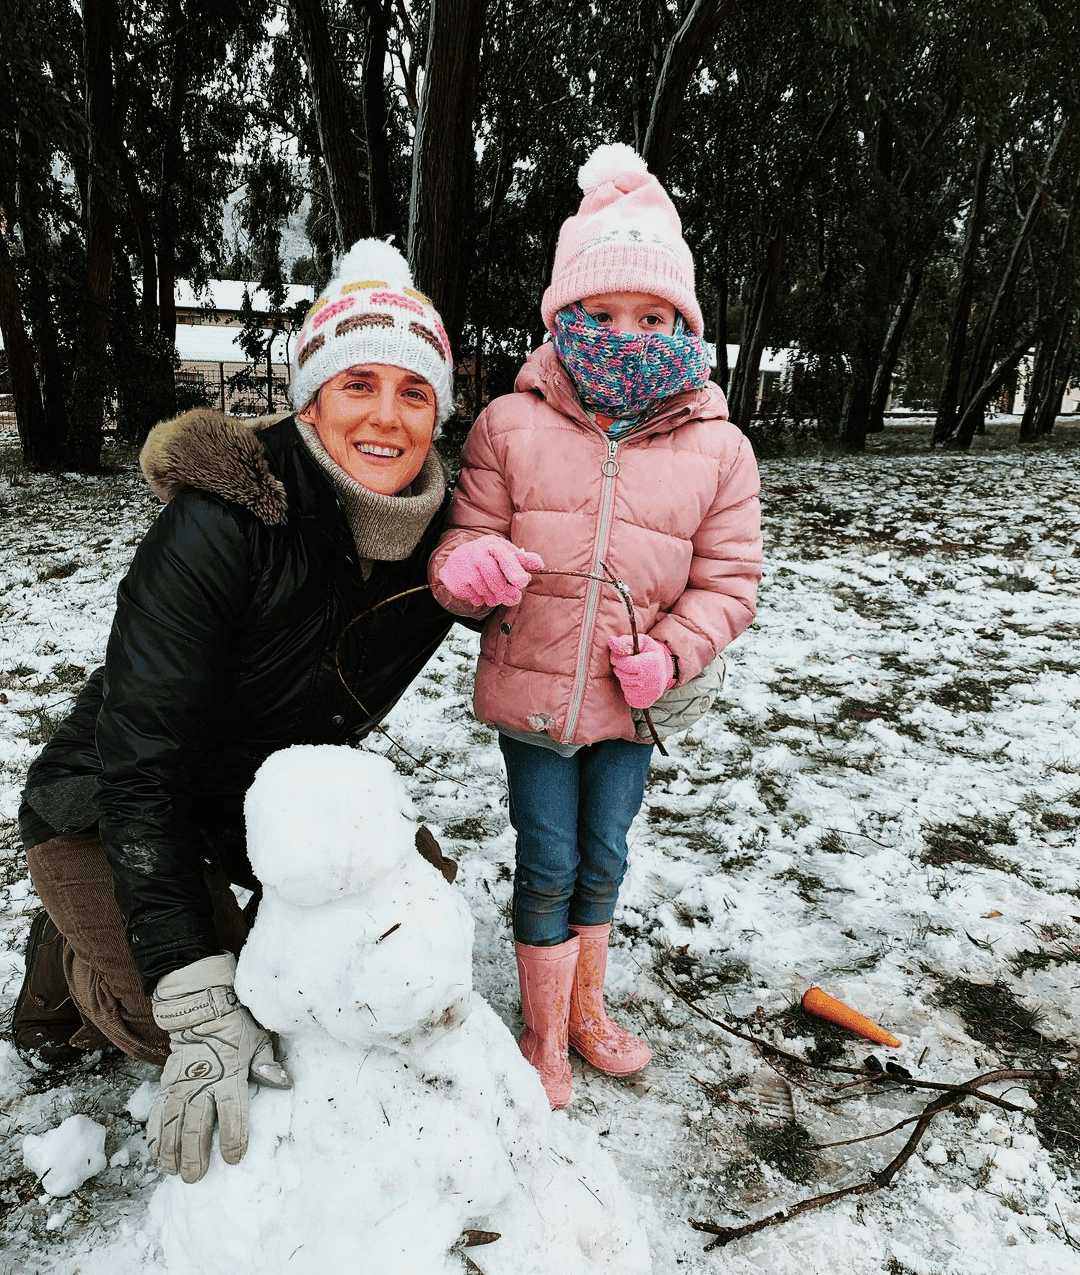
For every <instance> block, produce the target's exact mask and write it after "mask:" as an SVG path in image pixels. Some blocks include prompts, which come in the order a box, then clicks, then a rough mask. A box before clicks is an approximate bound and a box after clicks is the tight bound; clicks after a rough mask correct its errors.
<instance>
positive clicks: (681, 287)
mask: <svg viewBox="0 0 1080 1275" xmlns="http://www.w3.org/2000/svg"><path fill="white" fill-rule="evenodd" d="M578 185H579V186H580V187H581V189H582V191H583V192H584V193H583V198H582V200H581V205H580V207H579V208H578V211H577V213H575V214H574V215H573V216H572V217H568V218H567V219H566V221H564V222H563V224H562V229H561V230H560V231H559V242H558V246H557V247H556V249H555V264H554V266H553V268H552V272H551V283H550V285H549V286H548V288H547V291H546V292H545V293H544V297H543V300H542V301H541V304H540V312H541V314H542V315H543V319H544V324H545V326H546V327H547V329H548V331H554V326H555V315H556V314H557V313H558V312H559V311H560V310H562V309H564V308H565V307H566V306H568V305H572V304H573V303H574V302H576V301H581V300H583V299H584V298H585V297H595V296H600V295H602V294H605V293H611V292H643V293H646V294H648V295H650V296H656V297H660V298H661V299H662V300H664V301H668V302H670V303H671V305H673V306H674V307H675V309H676V310H678V312H679V313H680V314H681V315H682V316H683V318H684V319H685V320H686V324H687V327H688V328H689V329H690V331H691V332H692V333H693V334H694V335H695V336H701V335H702V333H703V331H704V329H705V324H704V319H703V318H702V314H701V307H700V306H699V305H698V302H697V297H696V296H695V294H694V260H693V257H692V255H691V253H690V249H689V248H688V247H687V244H686V241H685V240H684V239H683V237H682V222H681V221H680V219H679V214H678V212H677V211H676V209H675V205H674V204H673V203H672V202H671V198H670V196H669V195H668V193H667V191H666V190H665V189H664V188H663V186H661V185H660V183H659V182H658V181H657V180H656V178H655V177H654V176H653V175H652V174H651V173H650V172H649V170H648V169H647V168H646V167H645V161H644V160H643V159H642V158H641V156H640V155H638V154H637V153H636V152H635V151H633V150H632V149H631V148H630V147H629V146H623V145H621V144H618V143H616V144H613V145H609V146H600V147H598V148H597V149H596V150H595V151H594V152H593V153H592V155H590V156H589V158H588V159H587V160H586V161H585V163H584V164H583V165H582V166H581V168H580V170H579V171H578Z"/></svg>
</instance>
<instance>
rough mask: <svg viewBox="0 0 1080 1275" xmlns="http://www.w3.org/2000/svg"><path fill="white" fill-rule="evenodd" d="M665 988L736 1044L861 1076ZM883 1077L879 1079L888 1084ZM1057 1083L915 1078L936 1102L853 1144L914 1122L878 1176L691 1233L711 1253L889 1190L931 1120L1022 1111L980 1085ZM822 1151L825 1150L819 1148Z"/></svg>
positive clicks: (1003, 1077)
mask: <svg viewBox="0 0 1080 1275" xmlns="http://www.w3.org/2000/svg"><path fill="white" fill-rule="evenodd" d="M661 979H662V981H663V982H664V984H665V985H666V986H667V987H668V988H670V990H671V991H672V992H674V994H675V995H676V996H678V998H679V999H680V1000H681V1001H682V1002H683V1004H684V1005H687V1006H689V1007H690V1009H692V1010H693V1011H694V1013H695V1014H699V1015H700V1016H701V1017H702V1018H704V1019H706V1020H707V1021H708V1022H710V1023H712V1024H713V1025H714V1026H716V1027H719V1028H720V1029H721V1030H722V1031H726V1032H728V1033H729V1034H730V1035H732V1036H737V1037H738V1038H739V1039H740V1040H745V1041H747V1042H749V1043H750V1044H751V1045H753V1046H755V1047H756V1048H757V1049H759V1050H760V1051H761V1052H762V1053H764V1054H767V1055H770V1056H771V1057H774V1058H781V1059H784V1060H785V1061H787V1062H791V1063H796V1064H798V1065H799V1066H801V1067H807V1068H811V1069H815V1070H818V1071H833V1072H841V1073H844V1074H846V1075H862V1074H864V1073H863V1071H862V1069H861V1068H857V1067H843V1066H840V1065H839V1064H836V1063H812V1062H810V1061H809V1060H808V1059H806V1058H801V1057H799V1055H798V1054H793V1053H791V1052H790V1051H789V1050H786V1049H781V1048H780V1047H779V1046H778V1045H774V1044H773V1043H772V1042H771V1041H767V1040H763V1039H762V1038H761V1037H759V1036H754V1035H752V1034H751V1033H749V1032H743V1031H740V1030H739V1029H738V1028H737V1027H733V1026H732V1025H731V1024H730V1023H725V1022H723V1021H722V1020H721V1019H718V1018H713V1017H712V1015H710V1014H707V1013H706V1012H705V1011H704V1010H703V1009H701V1007H700V1006H698V1005H696V1004H695V1003H694V1002H693V1001H692V1000H690V999H689V997H687V996H684V995H683V993H682V992H681V991H680V990H679V989H678V987H676V986H675V984H674V983H671V982H669V980H668V979H667V978H666V977H664V976H663V975H661ZM886 1078H888V1077H887V1076H884V1075H883V1076H882V1077H881V1079H886ZM1060 1079H1061V1073H1060V1072H1058V1071H1054V1070H1002V1071H990V1072H986V1073H985V1074H984V1075H982V1076H975V1077H974V1078H973V1079H971V1080H966V1081H963V1082H962V1083H960V1084H949V1083H946V1082H942V1081H933V1080H919V1079H917V1078H916V1077H913V1076H912V1077H905V1078H904V1079H903V1080H902V1081H901V1082H900V1083H902V1084H904V1085H905V1086H910V1087H913V1088H917V1089H936V1090H939V1091H941V1092H939V1094H938V1096H937V1097H936V1098H933V1099H931V1101H930V1102H928V1103H927V1105H926V1106H925V1107H924V1108H923V1110H922V1112H921V1113H920V1114H919V1115H917V1116H913V1117H911V1118H910V1119H908V1120H904V1121H901V1122H900V1124H897V1125H893V1126H892V1127H891V1128H889V1129H883V1130H881V1132H880V1133H876V1134H868V1135H867V1136H866V1138H853V1139H850V1141H852V1142H859V1141H866V1140H868V1139H869V1138H874V1137H884V1136H885V1135H886V1134H888V1133H893V1132H895V1131H896V1130H897V1129H901V1128H903V1127H904V1126H905V1125H907V1124H911V1123H912V1122H914V1125H915V1127H914V1129H912V1131H911V1133H910V1135H909V1136H908V1139H907V1141H906V1142H905V1143H904V1145H903V1147H901V1149H900V1150H899V1151H898V1152H897V1154H896V1155H895V1156H894V1157H893V1158H892V1159H891V1160H890V1161H889V1163H888V1164H887V1165H885V1167H884V1168H883V1169H879V1170H878V1171H877V1172H876V1173H873V1174H871V1175H870V1177H869V1178H867V1179H866V1180H865V1181H863V1182H856V1183H854V1184H853V1185H851V1186H847V1187H841V1188H840V1189H839V1190H836V1191H827V1192H825V1193H824V1194H823V1195H815V1196H811V1197H810V1198H809V1199H806V1200H800V1201H799V1202H798V1203H797V1204H792V1205H789V1206H788V1207H787V1208H784V1209H780V1210H779V1211H778V1212H776V1213H770V1214H769V1215H768V1216H767V1217H763V1218H759V1219H758V1220H757V1221H756V1222H747V1223H746V1224H745V1225H743V1226H722V1225H720V1224H718V1223H715V1222H700V1221H697V1220H696V1219H694V1218H690V1219H689V1222H690V1225H691V1226H692V1227H693V1228H694V1230H695V1231H704V1232H706V1233H708V1234H710V1235H712V1236H714V1237H715V1238H714V1239H712V1240H710V1242H709V1243H708V1244H706V1245H705V1252H709V1251H710V1250H711V1249H714V1248H721V1247H723V1246H724V1245H725V1244H730V1243H731V1242H732V1241H733V1240H737V1239H742V1238H744V1237H745V1236H747V1235H753V1234H755V1232H757V1231H763V1230H766V1229H767V1228H768V1227H771V1226H779V1225H780V1224H781V1223H783V1222H787V1221H789V1220H790V1219H791V1218H793V1217H798V1216H799V1214H801V1213H810V1212H813V1211H815V1210H817V1209H823V1208H825V1207H827V1206H828V1205H830V1204H835V1203H836V1201H837V1200H842V1199H845V1198H846V1197H847V1196H849V1195H867V1194H868V1193H869V1192H871V1191H878V1190H880V1189H881V1188H882V1187H887V1186H891V1184H892V1181H893V1178H895V1176H896V1175H897V1173H899V1171H900V1170H901V1169H902V1168H903V1167H904V1165H905V1164H906V1163H907V1162H908V1160H910V1159H911V1156H912V1155H913V1153H914V1151H915V1148H916V1147H917V1146H918V1145H919V1143H920V1141H921V1140H922V1137H923V1134H924V1133H925V1132H926V1130H927V1129H928V1128H929V1127H930V1125H931V1123H932V1122H933V1119H934V1117H935V1116H937V1115H940V1114H941V1112H943V1111H949V1110H950V1109H951V1108H953V1107H956V1106H958V1105H959V1104H960V1103H961V1102H963V1101H964V1100H965V1099H966V1098H979V1099H981V1100H982V1101H983V1102H987V1103H990V1104H992V1105H994V1106H997V1107H1001V1108H1004V1109H1005V1110H1006V1111H1022V1110H1024V1108H1022V1107H1020V1106H1018V1105H1017V1104H1016V1103H1013V1102H1009V1101H1008V1100H1007V1099H1005V1098H999V1097H998V1096H997V1095H996V1094H991V1093H987V1092H986V1090H985V1089H984V1088H983V1086H984V1085H992V1084H1001V1083H1002V1082H1004V1081H1010V1080H1015V1081H1033V1082H1036V1083H1038V1084H1049V1085H1053V1084H1056V1083H1057V1082H1058V1081H1059V1080H1060ZM828 1145H830V1146H834V1145H844V1144H841V1143H830V1144H828ZM817 1149H818V1150H821V1149H824V1148H823V1147H819V1148H817Z"/></svg>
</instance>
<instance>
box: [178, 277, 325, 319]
mask: <svg viewBox="0 0 1080 1275" xmlns="http://www.w3.org/2000/svg"><path fill="white" fill-rule="evenodd" d="M245 288H246V289H247V290H248V293H249V294H250V296H251V304H252V306H253V307H254V309H255V310H257V311H258V310H269V309H270V298H269V296H268V295H267V293H266V292H264V291H263V289H262V288H260V287H259V285H258V284H257V283H244V282H243V281H241V280H239V279H211V280H210V282H209V283H208V284H207V285H206V287H205V288H203V290H202V291H201V292H199V293H196V291H195V289H194V288H193V287H192V285H191V284H190V283H189V282H188V281H187V280H186V279H177V281H176V304H177V305H178V306H183V307H184V308H185V309H188V310H191V309H197V308H204V309H205V308H209V309H214V310H239V309H240V307H241V306H242V305H243V303H244V289H245ZM314 300H315V290H314V288H311V287H309V286H308V285H307V284H302V283H290V284H287V285H286V288H285V305H286V306H291V305H295V304H296V302H297V301H306V302H308V303H309V304H310V303H311V302H312V301H314Z"/></svg>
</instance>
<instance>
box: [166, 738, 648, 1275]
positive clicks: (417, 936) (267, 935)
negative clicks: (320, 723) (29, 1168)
mask: <svg viewBox="0 0 1080 1275" xmlns="http://www.w3.org/2000/svg"><path fill="white" fill-rule="evenodd" d="M246 815H247V824H248V847H249V854H250V858H251V862H252V865H253V867H254V869H255V872H256V874H257V875H258V877H259V879H260V881H261V882H262V885H263V897H262V901H261V903H260V906H259V913H258V918H257V920H256V922H255V925H254V927H253V929H252V931H251V934H250V935H249V937H248V940H247V942H246V944H245V946H244V949H243V952H242V954H241V957H240V962H239V966H238V969H237V977H236V989H237V992H238V994H239V995H240V998H241V1000H242V1001H243V1002H244V1004H246V1005H247V1006H248V1008H249V1009H250V1010H251V1012H252V1013H253V1014H254V1016H255V1017H256V1018H257V1019H258V1020H259V1022H260V1023H262V1024H263V1026H264V1027H266V1028H267V1029H268V1030H270V1031H273V1032H275V1033H277V1035H278V1037H279V1045H280V1049H279V1056H280V1057H282V1059H283V1061H284V1063H285V1066H286V1067H287V1068H288V1070H289V1072H290V1073H291V1075H292V1078H293V1087H292V1089H290V1090H272V1089H266V1088H258V1089H254V1088H252V1091H251V1093H252V1096H251V1121H250V1141H249V1145H248V1150H247V1153H246V1155H245V1156H244V1158H243V1160H242V1161H241V1162H240V1163H239V1164H238V1165H227V1164H225V1163H224V1162H223V1161H222V1160H221V1159H220V1157H218V1156H216V1155H215V1156H214V1157H213V1159H212V1163H211V1167H210V1170H209V1172H208V1173H207V1174H206V1176H205V1177H204V1178H203V1179H202V1180H201V1181H199V1182H197V1183H184V1182H182V1181H180V1180H179V1179H177V1178H170V1179H167V1180H165V1181H164V1182H163V1183H162V1184H161V1185H160V1186H159V1187H158V1189H157V1191H156V1193H155V1196H154V1199H153V1201H152V1204H151V1218H152V1220H153V1222H154V1226H155V1229H156V1231H157V1233H158V1237H159V1239H160V1242H161V1245H162V1248H163V1250H164V1255H165V1266H166V1270H167V1271H168V1273H169V1275H255V1273H256V1272H258V1275H267V1273H269V1275H277V1273H278V1272H281V1273H282V1275H293V1273H294V1272H295V1275H341V1273H344V1272H348V1273H349V1275H353V1273H357V1275H361V1273H363V1272H369V1271H370V1272H373V1273H375V1272H377V1273H378V1275H444V1273H445V1275H450V1273H451V1272H454V1273H455V1275H456V1273H458V1272H461V1271H472V1272H475V1271H482V1272H483V1275H549V1273H550V1275H556V1273H558V1275H563V1273H564V1272H567V1271H574V1272H575V1273H577V1272H580V1273H581V1275H637V1273H638V1272H641V1273H644V1272H647V1271H649V1270H650V1269H651V1262H650V1257H649V1251H648V1244H647V1241H646V1238H645V1234H644V1230H643V1226H642V1221H641V1214H642V1202H641V1201H640V1200H637V1199H635V1198H633V1197H632V1196H631V1194H630V1192H629V1191H628V1190H627V1189H626V1188H625V1187H624V1185H623V1184H622V1182H621V1181H620V1179H619V1177H618V1175H617V1173H616V1170H615V1168H614V1166H613V1164H612V1163H611V1161H610V1159H609V1158H608V1157H607V1155H606V1154H605V1153H604V1152H603V1151H602V1150H601V1148H600V1147H599V1144H598V1143H597V1141H596V1139H595V1137H594V1135H592V1134H591V1133H590V1132H589V1131H588V1130H586V1129H584V1128H582V1127H580V1126H575V1125H573V1124H571V1123H570V1121H569V1120H568V1119H567V1117H566V1116H565V1115H563V1114H561V1113H552V1112H551V1110H550V1109H549V1106H548V1102H547V1099H546V1097H545V1095H544V1091H543V1089H542V1087H541V1085H540V1081H539V1078H538V1076H537V1073H536V1072H535V1071H534V1069H533V1068H532V1067H531V1066H530V1065H529V1064H528V1063H527V1062H526V1061H525V1059H524V1058H523V1057H522V1056H521V1053H520V1051H519V1049H518V1047H517V1044H516V1043H515V1041H514V1039H513V1037H512V1036H511V1034H510V1031H509V1030H508V1029H507V1027H506V1026H505V1025H504V1024H503V1023H502V1022H501V1021H500V1020H499V1018H498V1017H497V1016H496V1014H495V1013H494V1011H493V1010H492V1009H491V1007H490V1006H489V1005H488V1004H487V1003H486V1002H485V1001H484V1000H483V999H482V998H481V997H480V996H478V995H477V994H475V993H474V992H473V991H472V969H471V967H472V939H473V921H472V916H471V914H470V913H469V911H468V908H467V907H466V905H465V902H464V900H463V899H462V897H461V895H460V893H459V892H458V891H456V890H455V889H454V887H453V886H451V885H449V884H448V883H447V882H446V880H444V878H443V876H442V875H441V873H440V872H439V870H438V869H437V867H435V866H433V865H432V864H431V863H430V862H428V861H427V860H426V859H425V858H423V857H421V855H420V854H418V853H417V849H416V825H415V823H414V822H413V820H412V818H411V811H410V809H409V806H408V802H407V799H406V797H405V793H404V790H403V788H402V785H401V782H400V780H399V778H398V776H397V773H396V772H395V770H394V768H393V766H392V765H391V763H390V762H389V761H387V760H386V759H385V758H383V757H379V756H376V755H374V754H371V753H363V752H358V751H356V750H354V749H349V748H337V747H331V746H320V747H314V746H306V745H305V746H298V747H294V748H289V749H285V750H284V751H282V752H279V753H276V754H274V755H273V756H272V757H270V758H269V759H268V760H267V761H266V762H265V763H264V765H263V766H262V767H261V769H260V770H259V773H258V775H257V776H256V778H255V782H254V784H253V785H252V787H251V789H250V791H249V793H248V797H247V805H246ZM492 1237H497V1238H492ZM477 1241H483V1246H482V1247H478V1246H476V1242H477Z"/></svg>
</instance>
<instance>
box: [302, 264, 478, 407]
mask: <svg viewBox="0 0 1080 1275" xmlns="http://www.w3.org/2000/svg"><path fill="white" fill-rule="evenodd" d="M370 363H386V364H389V365H390V366H391V367H403V368H406V369H407V370H408V371H410V372H415V373H416V375H417V376H422V377H423V378H424V380H425V381H427V382H428V384H429V385H430V386H431V387H432V389H433V390H434V391H435V399H436V403H437V409H438V410H437V413H436V417H437V422H438V424H440V425H441V424H442V422H443V421H445V420H446V419H447V418H448V417H450V416H452V415H453V414H454V363H453V358H452V356H451V354H450V338H449V337H448V336H447V335H446V329H445V328H444V327H443V325H442V320H441V319H440V318H439V316H438V314H437V313H436V311H435V307H434V306H433V305H432V304H431V302H430V301H429V300H428V298H427V297H425V296H424V294H423V293H422V292H417V291H416V289H415V288H414V287H413V282H412V275H411V274H410V273H409V267H408V263H407V262H406V261H405V258H404V257H403V256H402V255H401V253H400V252H398V250H397V249H396V248H395V247H393V246H392V245H391V244H388V243H384V242H383V241H382V240H381V239H360V240H358V241H357V242H356V243H354V244H353V246H352V247H351V248H350V249H349V251H348V252H347V253H346V254H345V256H344V257H342V258H341V260H340V261H339V262H338V264H337V269H336V270H335V272H334V277H333V278H332V279H331V280H330V282H329V283H328V284H327V285H326V287H325V288H324V289H323V292H322V295H321V296H320V297H319V299H318V300H317V301H316V302H315V304H314V305H313V306H312V307H311V309H310V310H309V311H308V313H307V317H306V318H305V319H304V324H303V327H301V329H300V335H299V336H298V337H297V339H296V347H295V350H294V352H293V359H292V378H291V381H290V383H289V395H290V397H291V398H292V404H293V409H294V410H295V411H297V412H299V411H302V410H303V409H304V408H305V407H306V406H307V405H308V403H310V402H311V400H312V399H313V398H314V397H315V395H316V394H317V393H318V391H319V390H320V389H321V387H322V386H323V385H325V384H326V382H327V381H328V380H330V378H331V377H332V376H336V375H337V374H338V373H339V372H345V371H347V370H348V369H349V368H351V367H359V366H361V365H363V364H370Z"/></svg>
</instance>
